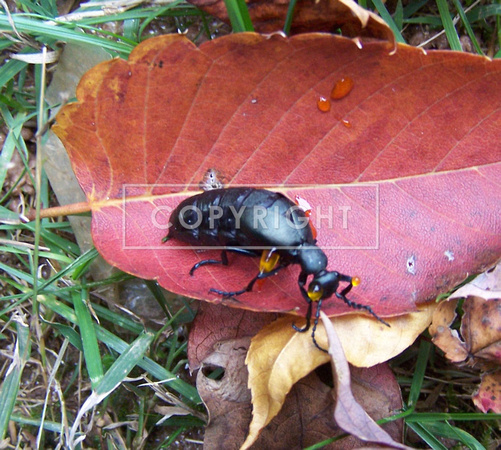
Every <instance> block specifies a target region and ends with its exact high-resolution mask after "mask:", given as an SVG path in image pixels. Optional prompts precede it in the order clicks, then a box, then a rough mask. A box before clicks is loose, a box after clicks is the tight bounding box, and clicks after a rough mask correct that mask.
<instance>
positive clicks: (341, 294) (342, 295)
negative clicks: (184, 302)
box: [336, 285, 390, 327]
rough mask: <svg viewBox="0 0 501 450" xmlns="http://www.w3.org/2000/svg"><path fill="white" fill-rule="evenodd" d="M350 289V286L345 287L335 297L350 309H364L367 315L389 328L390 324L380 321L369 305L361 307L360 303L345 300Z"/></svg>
mask: <svg viewBox="0 0 501 450" xmlns="http://www.w3.org/2000/svg"><path fill="white" fill-rule="evenodd" d="M351 287H352V286H351V285H350V286H348V287H346V288H345V289H343V290H342V291H341V292H336V297H337V298H340V299H341V300H343V302H345V303H346V304H347V305H348V306H349V307H350V308H354V309H365V310H366V311H367V312H368V313H369V314H371V315H372V316H373V317H375V318H376V319H377V320H379V322H381V323H382V324H384V325H386V326H387V327H389V326H390V324H389V323H388V322H385V321H384V320H383V319H381V317H379V316H378V315H377V314H376V313H375V312H374V311H373V310H372V308H371V307H370V306H369V305H362V304H361V303H356V302H352V301H351V300H349V299H348V298H346V294H347V293H348V292H349V291H350V290H351Z"/></svg>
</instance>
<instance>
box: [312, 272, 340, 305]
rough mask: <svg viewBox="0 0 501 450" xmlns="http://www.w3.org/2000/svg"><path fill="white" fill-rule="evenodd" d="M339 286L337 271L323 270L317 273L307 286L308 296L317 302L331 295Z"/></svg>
mask: <svg viewBox="0 0 501 450" xmlns="http://www.w3.org/2000/svg"><path fill="white" fill-rule="evenodd" d="M338 287H339V273H338V272H328V271H327V270H324V271H322V272H320V273H317V274H316V275H315V276H314V277H313V280H311V283H310V284H309V286H308V297H309V298H310V300H311V301H313V302H317V301H318V300H323V299H324V298H329V297H331V296H332V295H333V294H334V293H335V292H336V291H337V288H338Z"/></svg>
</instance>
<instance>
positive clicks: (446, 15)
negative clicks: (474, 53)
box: [437, 0, 463, 52]
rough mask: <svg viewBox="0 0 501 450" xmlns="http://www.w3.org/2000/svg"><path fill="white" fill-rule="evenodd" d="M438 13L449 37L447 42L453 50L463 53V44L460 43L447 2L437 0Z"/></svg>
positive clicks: (445, 0)
mask: <svg viewBox="0 0 501 450" xmlns="http://www.w3.org/2000/svg"><path fill="white" fill-rule="evenodd" d="M437 6H438V12H439V14H440V18H441V20H442V25H443V27H444V29H445V35H446V36H447V41H448V42H449V46H450V47H451V50H456V51H458V52H461V51H463V47H462V46H461V42H460V41H459V36H458V33H457V31H456V28H455V27H454V23H453V22H452V17H451V13H450V12H449V5H448V4H447V0H437Z"/></svg>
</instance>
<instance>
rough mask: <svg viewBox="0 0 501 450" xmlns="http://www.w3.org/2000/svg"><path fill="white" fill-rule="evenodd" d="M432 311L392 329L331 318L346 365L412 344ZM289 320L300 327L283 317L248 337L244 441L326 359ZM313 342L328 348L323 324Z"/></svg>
mask: <svg viewBox="0 0 501 450" xmlns="http://www.w3.org/2000/svg"><path fill="white" fill-rule="evenodd" d="M435 308H436V305H435V304H430V305H427V306H425V307H423V308H421V309H420V311H418V312H416V313H412V314H407V315H405V316H400V317H395V318H392V319H389V323H390V324H391V328H388V327H386V326H384V325H382V324H380V323H379V322H377V321H375V320H374V319H371V318H368V317H365V316H343V317H337V318H331V320H332V322H333V323H334V324H335V326H336V330H338V334H339V336H340V339H341V342H342V347H343V349H344V351H345V353H346V356H347V359H348V361H349V362H350V363H352V364H354V365H356V366H362V367H370V366H374V365H376V364H378V363H381V362H385V361H387V360H389V359H390V358H392V357H394V356H396V355H398V354H399V353H401V352H402V351H403V350H405V349H406V348H407V347H408V346H409V345H411V344H412V342H414V340H415V339H416V338H417V336H419V334H420V333H421V332H422V331H423V330H425V329H426V328H427V327H428V325H429V323H430V321H431V316H432V313H433V311H434V310H435ZM294 322H295V323H296V324H297V325H298V326H302V323H301V320H299V319H297V318H291V317H284V318H282V319H279V320H277V321H275V322H273V323H271V324H270V325H268V326H266V327H265V328H263V329H262V330H261V331H260V332H259V333H258V334H257V335H256V336H255V337H254V338H253V339H252V342H251V345H250V348H249V352H248V355H247V359H246V364H247V366H248V369H249V387H250V389H251V392H252V399H253V400H252V402H253V420H252V423H251V426H250V432H249V436H250V438H248V442H251V441H252V439H255V438H257V436H258V435H259V432H260V430H262V429H263V428H264V427H265V426H266V425H268V423H270V421H271V420H272V419H273V418H274V417H275V416H276V415H277V414H278V412H279V411H280V409H281V407H282V405H283V404H284V401H285V398H286V395H287V393H288V392H289V391H290V390H291V388H292V386H293V385H294V384H295V383H296V382H297V381H298V380H300V379H301V378H303V377H304V376H306V375H307V374H309V373H310V372H312V371H313V370H314V369H315V368H317V367H318V366H320V365H321V364H323V363H326V362H328V361H329V355H327V354H326V353H324V352H321V351H319V350H318V349H317V348H315V346H314V344H313V342H312V339H311V334H310V333H309V332H306V333H298V332H297V331H295V330H294V329H293V328H292V324H293V323H294ZM354 337H356V339H354ZM316 338H317V341H318V343H319V345H320V346H322V347H324V348H326V347H327V339H326V335H325V331H324V328H323V325H322V324H319V326H318V328H317V333H316ZM249 445H250V444H249Z"/></svg>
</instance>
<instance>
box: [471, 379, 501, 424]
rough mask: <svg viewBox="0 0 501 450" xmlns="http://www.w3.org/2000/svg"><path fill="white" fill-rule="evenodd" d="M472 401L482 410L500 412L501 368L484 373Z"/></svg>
mask: <svg viewBox="0 0 501 450" xmlns="http://www.w3.org/2000/svg"><path fill="white" fill-rule="evenodd" d="M473 402H474V403H475V405H476V406H477V408H478V409H480V410H481V411H482V412H484V413H487V412H489V410H491V411H492V412H493V413H497V414H500V413H501V370H498V371H497V372H494V373H489V374H485V375H484V376H483V377H482V382H481V383H480V387H479V389H478V391H477V393H476V394H475V395H474V396H473Z"/></svg>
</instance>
